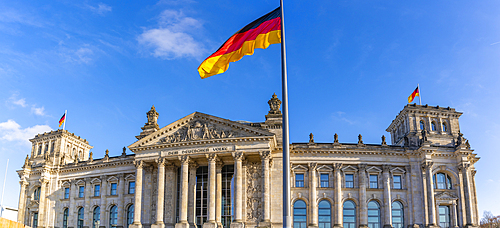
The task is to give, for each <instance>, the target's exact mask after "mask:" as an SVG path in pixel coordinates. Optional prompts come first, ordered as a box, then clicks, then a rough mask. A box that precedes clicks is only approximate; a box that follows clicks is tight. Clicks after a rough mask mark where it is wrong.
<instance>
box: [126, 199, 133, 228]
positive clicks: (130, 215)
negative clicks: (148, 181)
mask: <svg viewBox="0 0 500 228" xmlns="http://www.w3.org/2000/svg"><path fill="white" fill-rule="evenodd" d="M134 210H135V208H134V204H130V205H128V207H127V228H128V227H129V226H130V225H132V223H134Z"/></svg>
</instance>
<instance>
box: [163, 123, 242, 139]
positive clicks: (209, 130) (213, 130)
mask: <svg viewBox="0 0 500 228" xmlns="http://www.w3.org/2000/svg"><path fill="white" fill-rule="evenodd" d="M239 136H242V135H240V134H239V133H238V132H234V131H232V130H231V129H223V128H218V127H216V126H214V125H213V124H211V123H209V122H203V121H200V120H195V121H193V122H191V123H188V124H187V125H185V126H183V127H181V129H179V130H177V131H176V132H174V133H173V134H170V135H167V136H165V137H164V138H162V139H161V140H160V142H161V143H176V142H185V141H195V140H204V139H222V138H234V137H239Z"/></svg>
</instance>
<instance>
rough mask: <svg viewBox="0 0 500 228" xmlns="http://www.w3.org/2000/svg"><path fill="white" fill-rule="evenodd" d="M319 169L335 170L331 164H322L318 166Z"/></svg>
mask: <svg viewBox="0 0 500 228" xmlns="http://www.w3.org/2000/svg"><path fill="white" fill-rule="evenodd" d="M317 170H318V171H328V172H330V171H333V168H332V167H330V166H329V165H321V166H318V168H317Z"/></svg>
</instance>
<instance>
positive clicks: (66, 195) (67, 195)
mask: <svg viewBox="0 0 500 228" xmlns="http://www.w3.org/2000/svg"><path fill="white" fill-rule="evenodd" d="M64 198H65V199H69V188H64Z"/></svg>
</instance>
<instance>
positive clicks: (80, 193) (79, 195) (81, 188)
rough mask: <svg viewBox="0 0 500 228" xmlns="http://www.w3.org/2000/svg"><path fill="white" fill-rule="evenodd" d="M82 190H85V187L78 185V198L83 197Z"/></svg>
mask: <svg viewBox="0 0 500 228" xmlns="http://www.w3.org/2000/svg"><path fill="white" fill-rule="evenodd" d="M84 191H85V187H83V186H80V187H79V188H78V197H79V198H83V196H84Z"/></svg>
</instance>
